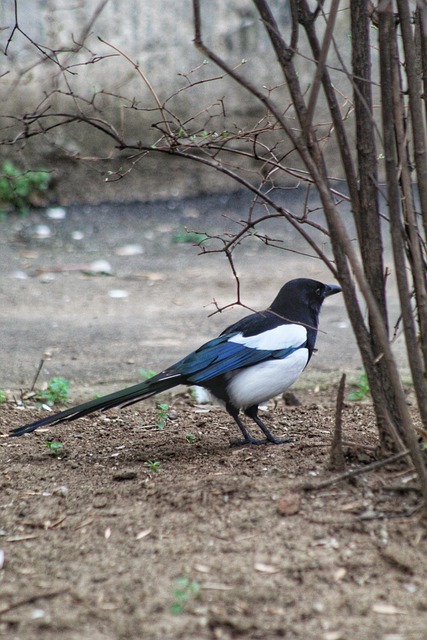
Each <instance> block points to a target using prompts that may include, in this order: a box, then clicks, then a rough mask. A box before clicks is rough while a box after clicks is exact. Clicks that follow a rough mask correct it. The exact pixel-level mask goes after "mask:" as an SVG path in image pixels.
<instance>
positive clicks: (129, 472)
mask: <svg viewBox="0 0 427 640" xmlns="http://www.w3.org/2000/svg"><path fill="white" fill-rule="evenodd" d="M137 477H138V474H137V472H136V471H135V470H134V469H121V470H120V471H117V472H116V473H115V474H114V475H113V480H116V481H117V482H122V481H123V480H135V478H137Z"/></svg>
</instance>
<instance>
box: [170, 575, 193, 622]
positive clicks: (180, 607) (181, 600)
mask: <svg viewBox="0 0 427 640" xmlns="http://www.w3.org/2000/svg"><path fill="white" fill-rule="evenodd" d="M199 592H200V585H199V583H198V582H196V581H195V580H190V579H189V578H178V579H177V581H176V587H175V589H174V590H173V596H174V598H175V600H174V601H173V603H172V606H171V612H172V613H174V614H175V615H179V614H180V613H182V612H183V611H184V609H185V606H186V604H187V602H188V601H189V600H190V599H191V598H196V597H197V596H198V595H199Z"/></svg>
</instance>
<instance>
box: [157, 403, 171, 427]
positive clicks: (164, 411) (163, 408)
mask: <svg viewBox="0 0 427 640" xmlns="http://www.w3.org/2000/svg"><path fill="white" fill-rule="evenodd" d="M168 411H169V405H168V404H165V403H160V404H158V405H157V426H158V428H159V429H164V428H165V425H166V420H167V417H168Z"/></svg>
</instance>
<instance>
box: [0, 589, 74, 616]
mask: <svg viewBox="0 0 427 640" xmlns="http://www.w3.org/2000/svg"><path fill="white" fill-rule="evenodd" d="M69 590H70V587H63V588H62V589H56V591H47V592H46V593H35V594H33V595H32V596H27V597H26V598H22V600H17V601H16V602H12V604H9V605H7V606H6V607H3V609H0V616H2V615H4V614H5V613H9V611H12V610H13V609H18V607H22V606H24V605H26V604H31V603H32V602H35V601H36V600H40V599H41V598H44V599H47V598H56V596H61V595H62V594H63V593H67V592H68V591H69Z"/></svg>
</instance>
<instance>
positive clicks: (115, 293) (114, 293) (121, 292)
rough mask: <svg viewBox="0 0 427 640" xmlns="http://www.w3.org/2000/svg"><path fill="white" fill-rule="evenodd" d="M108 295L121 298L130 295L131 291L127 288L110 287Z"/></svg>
mask: <svg viewBox="0 0 427 640" xmlns="http://www.w3.org/2000/svg"><path fill="white" fill-rule="evenodd" d="M108 295H109V296H110V298H115V299H118V300H119V299H120V298H127V297H128V296H129V292H128V291H126V290H125V289H110V291H109V292H108Z"/></svg>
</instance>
